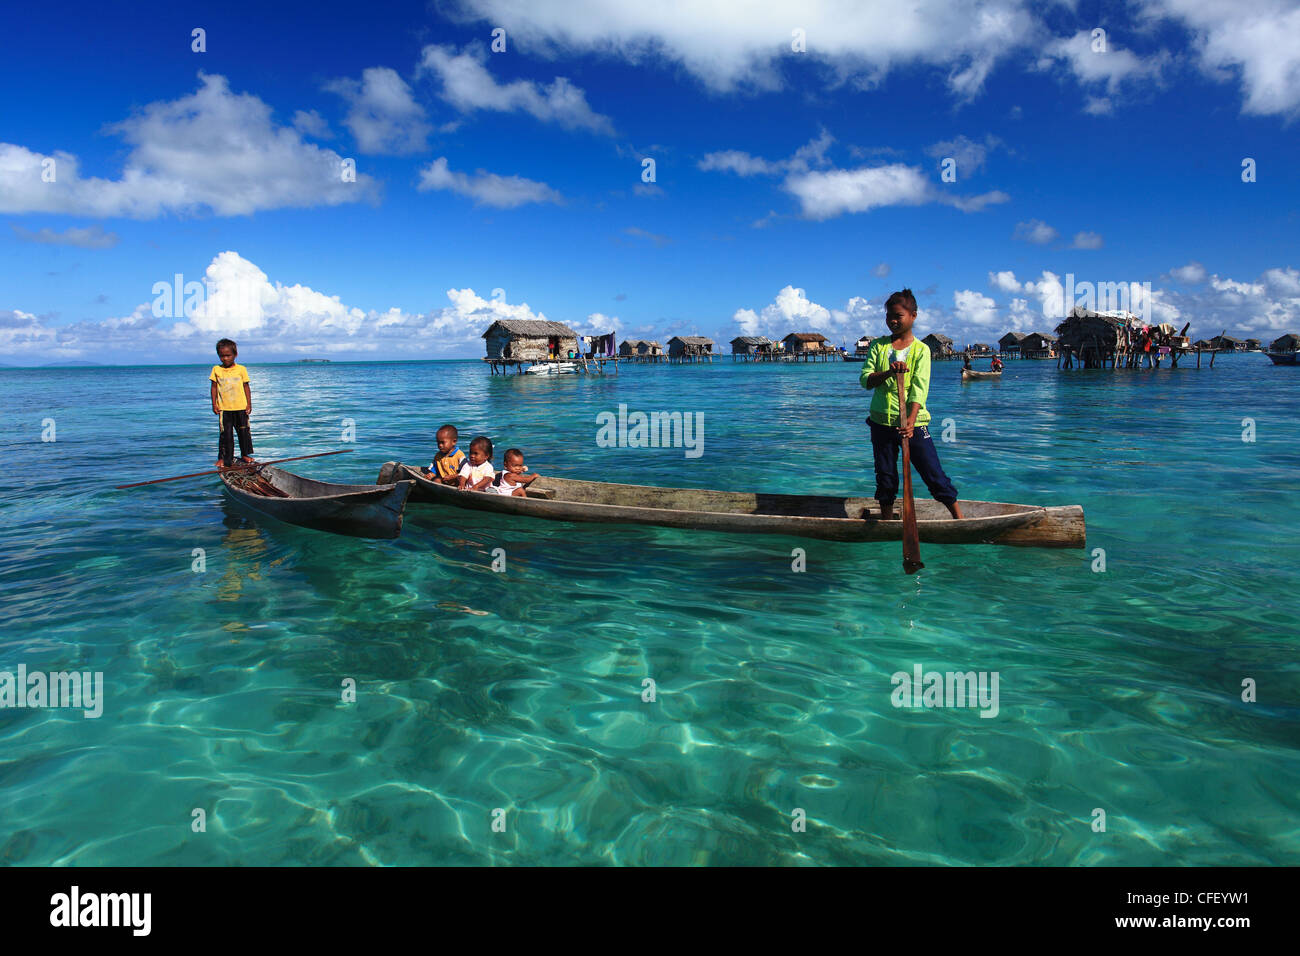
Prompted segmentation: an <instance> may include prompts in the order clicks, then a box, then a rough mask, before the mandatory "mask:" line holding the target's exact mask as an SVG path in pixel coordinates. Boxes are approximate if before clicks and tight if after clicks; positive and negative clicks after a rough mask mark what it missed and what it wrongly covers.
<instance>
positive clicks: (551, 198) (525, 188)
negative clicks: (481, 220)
mask: <svg viewBox="0 0 1300 956" xmlns="http://www.w3.org/2000/svg"><path fill="white" fill-rule="evenodd" d="M418 188H419V189H420V190H430V189H445V190H449V191H450V192H454V193H459V194H460V195H462V196H469V197H470V198H471V199H473V200H474V202H475V203H479V204H482V205H484V206H495V207H497V208H498V209H513V208H514V207H515V206H523V205H526V204H528V203H534V202H539V203H545V202H553V203H561V202H563V201H564V197H563V196H561V195H560V194H559V193H558V192H556V191H555V190H554V189H552V188H551V187H550V186H548V185H546V183H541V182H537V181H536V180H532V179H525V178H524V177H522V176H498V175H497V174H496V173H489V172H484V171H483V170H481V169H480V170H478V171H476V172H475V173H474V175H472V176H471V175H469V174H467V173H458V172H456V171H455V170H453V169H450V168H449V167H448V165H447V158H446V157H445V156H439V157H438V158H437V159H435V160H434V161H433V162H432V163H431V164H430V165H428V166H426V167H425V168H424V169H422V170H420V185H419V187H418Z"/></svg>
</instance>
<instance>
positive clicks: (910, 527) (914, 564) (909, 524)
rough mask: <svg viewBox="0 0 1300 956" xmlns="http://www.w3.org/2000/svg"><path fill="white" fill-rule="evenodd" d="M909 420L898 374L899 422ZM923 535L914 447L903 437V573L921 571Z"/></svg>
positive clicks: (901, 382)
mask: <svg viewBox="0 0 1300 956" xmlns="http://www.w3.org/2000/svg"><path fill="white" fill-rule="evenodd" d="M905 421H907V397H906V395H904V394H903V376H902V375H901V374H900V375H899V376H898V424H899V426H900V427H901V426H902V424H903V423H904V422H905ZM923 567H925V565H924V564H922V563H921V535H920V532H919V531H918V530H917V528H916V502H915V501H913V500H912V448H911V445H910V443H909V442H908V439H907V438H906V437H904V438H903V573H904V574H913V573H915V572H917V571H920V570H921V569H922V568H923Z"/></svg>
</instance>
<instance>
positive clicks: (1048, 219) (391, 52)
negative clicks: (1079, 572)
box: [0, 0, 1300, 364]
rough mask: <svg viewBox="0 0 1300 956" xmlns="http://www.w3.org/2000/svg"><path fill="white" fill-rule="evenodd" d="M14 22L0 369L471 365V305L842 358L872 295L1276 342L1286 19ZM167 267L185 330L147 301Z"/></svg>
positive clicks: (1294, 292)
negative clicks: (911, 293) (1068, 312)
mask: <svg viewBox="0 0 1300 956" xmlns="http://www.w3.org/2000/svg"><path fill="white" fill-rule="evenodd" d="M7 21H8V26H9V29H7V30H6V34H7V37H8V42H7V43H6V44H5V46H6V47H7V49H6V50H5V56H3V57H0V77H2V78H3V81H4V84H5V86H4V88H5V89H6V90H8V91H10V93H11V95H10V96H9V97H7V98H6V105H5V109H4V113H3V120H2V122H0V213H3V223H0V243H3V245H4V247H5V249H4V251H5V254H4V256H3V259H2V260H0V362H4V363H6V364H42V363H47V362H55V361H98V362H113V363H153V362H173V361H207V360H209V359H210V357H211V355H212V345H213V343H214V342H215V340H216V339H217V338H219V337H221V335H225V334H229V335H231V336H233V337H235V338H237V339H238V340H239V342H240V351H241V358H243V359H245V360H246V361H250V362H255V361H274V360H285V359H293V358H299V357H315V356H325V357H333V358H337V359H363V358H421V357H428V358H455V357H469V356H477V355H481V354H482V343H481V340H480V339H479V335H480V334H481V332H482V331H483V330H484V329H485V328H486V327H487V326H488V325H489V324H490V323H491V321H492V320H493V319H494V318H498V317H515V318H527V317H545V318H549V319H552V320H558V321H563V322H567V323H569V324H570V325H573V326H574V327H575V328H578V329H579V330H580V331H584V332H590V331H607V330H608V329H610V328H617V329H618V330H619V332H620V334H621V335H622V336H625V337H636V338H642V337H644V338H658V339H659V340H660V341H666V339H667V338H668V337H670V336H671V335H674V334H685V333H699V334H706V335H711V336H713V337H714V338H715V339H717V340H719V341H720V342H722V341H726V340H728V339H730V338H731V337H732V336H734V335H737V334H741V333H755V334H767V335H771V336H773V337H778V336H781V335H784V334H786V333H787V332H790V331H821V332H823V333H824V334H826V335H827V336H828V338H830V339H831V340H832V341H834V342H835V343H836V344H839V343H840V342H848V343H852V342H853V341H854V340H856V338H857V337H858V336H859V335H861V334H862V333H863V332H864V331H870V332H873V333H878V332H879V331H880V327H881V314H882V308H881V307H882V304H883V300H884V297H885V296H886V295H887V294H888V293H889V292H890V291H892V290H894V289H896V288H900V287H902V286H904V285H907V286H910V287H911V288H913V289H914V290H915V291H916V292H917V294H918V298H919V299H920V302H921V306H922V315H921V318H920V321H919V324H918V329H919V330H920V331H922V332H924V331H929V330H934V331H943V332H946V333H947V334H949V335H950V336H952V337H953V338H954V339H956V340H957V341H958V342H959V343H960V342H966V341H975V340H990V339H996V338H997V337H998V336H999V335H1001V334H1002V333H1003V332H1005V331H1007V330H1009V329H1019V330H1022V331H1030V330H1035V329H1036V330H1041V331H1049V330H1050V328H1051V327H1053V326H1054V325H1055V324H1056V322H1057V321H1059V318H1060V316H1059V312H1060V310H1061V308H1062V283H1063V282H1064V281H1065V277H1066V276H1067V274H1070V275H1073V276H1074V279H1075V282H1076V283H1077V282H1081V281H1089V282H1121V283H1129V282H1136V283H1150V284H1151V288H1152V291H1153V301H1152V302H1151V303H1150V305H1149V308H1148V310H1147V311H1148V312H1149V314H1150V316H1151V317H1152V318H1154V319H1155V320H1156V321H1171V322H1174V323H1175V324H1177V325H1179V326H1181V325H1182V324H1183V323H1184V322H1188V321H1190V322H1191V323H1192V334H1193V335H1194V336H1196V337H1202V336H1204V337H1209V336H1211V335H1214V334H1217V333H1218V332H1219V331H1220V330H1221V329H1223V328H1225V327H1226V328H1228V329H1229V330H1230V332H1236V333H1238V334H1241V335H1255V336H1258V337H1261V338H1265V339H1271V338H1274V337H1276V336H1277V335H1280V334H1282V333H1283V332H1287V331H1297V332H1300V270H1298V269H1297V267H1298V266H1300V261H1297V260H1300V255H1297V247H1296V236H1297V234H1300V214H1298V213H1297V209H1298V208H1300V202H1298V200H1300V173H1298V172H1297V169H1296V162H1295V157H1296V154H1297V150H1296V147H1297V131H1298V129H1300V126H1298V124H1297V123H1296V119H1297V117H1298V116H1300V43H1297V42H1296V37H1297V36H1300V4H1298V3H1296V2H1282V0H1262V2H1256V3H1251V4H1237V3H1227V2H1213V0H1200V2H1195V3H1194V2H1191V0H1136V2H1131V3H1100V4H1098V3H1092V4H1090V3H1085V2H1082V0H1079V2H1076V3H1069V2H1056V3H1025V2H1020V0H981V2H960V3H958V2H949V3H934V2H931V0H920V2H906V3H892V2H888V3H887V2H879V3H871V4H864V3H821V4H818V3H807V2H804V3H779V2H772V3H767V4H759V5H746V4H738V3H715V4H711V5H701V4H686V3H683V4H679V5H674V4H653V5H645V4H631V3H606V2H598V0H593V2H591V3H588V4H585V5H581V6H580V5H576V4H572V3H561V2H548V0H534V2H530V3H514V2H504V0H460V2H451V3H438V4H430V5H427V6H426V5H420V4H411V5H407V6H397V5H392V6H390V5H387V4H374V5H369V6H366V5H354V4H348V5H346V6H339V7H338V8H335V9H331V8H330V6H329V5H328V4H306V3H282V4H275V5H273V9H270V10H268V9H265V8H264V7H263V6H261V5H253V4H247V5H241V4H233V5H232V4H219V5H218V4H211V5H209V4H199V5H191V6H189V7H188V8H187V9H185V10H184V11H183V12H178V11H177V10H176V9H174V8H172V7H171V6H169V5H164V4H149V3H142V4H133V5H132V6H131V7H130V8H129V12H127V8H122V9H120V10H117V11H114V12H113V13H111V14H109V13H106V12H105V11H104V10H103V9H102V8H101V7H100V6H98V5H90V4H86V5H81V6H78V5H75V4H74V5H72V6H71V7H67V8H61V9H60V12H59V14H58V15H57V16H54V15H51V14H50V13H49V12H48V11H47V10H45V9H43V8H40V7H37V6H32V5H22V6H19V7H16V8H13V9H12V10H11V11H10V12H9V13H8V14H7ZM196 27H198V28H202V29H203V30H204V31H205V36H204V39H205V45H206V50H205V51H204V52H195V51H194V50H193V49H192V46H193V43H194V41H193V39H192V35H191V31H192V30H193V29H194V28H196ZM498 28H499V29H502V30H504V39H505V50H504V52H493V51H492V49H491V45H492V39H493V38H492V34H493V30H494V29H498ZM1097 30H1104V31H1105V33H1104V36H1101V35H1100V34H1097V33H1095V32H1094V31H1097ZM796 31H802V44H803V46H804V49H802V50H797V49H795V47H797V46H799V45H800V35H799V34H798V33H797V32H796ZM52 67H53V68H52ZM17 91H21V95H14V94H15V93H16V92H17ZM1247 158H1250V159H1253V160H1254V163H1255V181H1254V182H1243V180H1242V171H1243V167H1242V163H1243V160H1245V159H1247ZM645 159H653V160H654V164H655V168H654V174H655V177H654V182H653V183H647V182H644V181H643V171H644V165H643V161H644V160H645ZM945 159H949V160H953V161H954V162H955V166H954V165H953V164H952V163H950V164H949V166H950V167H951V168H953V169H954V170H955V181H944V178H943V176H942V170H943V168H944V160H945ZM48 160H53V167H52V168H53V171H54V181H53V182H46V181H43V179H42V173H43V171H44V170H46V169H47V165H48V164H47V161H48ZM345 160H353V161H354V162H355V168H356V173H357V176H356V181H355V182H344V181H343V177H342V174H341V170H342V169H343V166H342V164H343V162H344V161H345ZM178 273H179V274H180V275H181V276H182V277H183V279H182V282H183V283H184V282H194V283H200V285H199V286H194V287H192V289H193V288H200V289H201V290H202V295H201V297H198V298H194V297H191V302H190V304H191V308H190V311H189V312H188V313H187V312H185V310H184V308H183V305H184V303H183V302H182V303H179V304H172V306H171V308H170V311H169V310H168V308H167V307H166V303H163V302H160V300H159V295H158V294H157V293H156V292H155V284H156V283H160V282H166V283H172V282H173V277H174V276H175V275H176V274H178ZM159 313H161V314H159Z"/></svg>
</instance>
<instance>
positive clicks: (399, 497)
mask: <svg viewBox="0 0 1300 956" xmlns="http://www.w3.org/2000/svg"><path fill="white" fill-rule="evenodd" d="M221 482H222V484H223V485H225V488H226V493H227V494H229V495H230V497H231V498H234V499H235V500H236V501H238V502H239V503H240V504H242V505H246V506H247V507H249V508H252V509H253V510H254V511H257V512H259V513H260V514H264V515H267V516H269V517H271V518H276V519H278V520H280V521H283V522H285V523H286V524H296V525H298V526H300V527H303V528H313V529H315V530H316V531H332V532H334V533H335V534H347V535H352V536H353V537H357V538H396V537H397V536H398V535H399V534H400V533H401V531H402V509H403V508H404V507H405V506H406V499H407V498H408V497H409V496H410V494H411V491H412V490H413V489H414V487H415V483H414V482H412V481H398V482H396V483H386V484H382V485H378V486H376V485H336V484H331V483H330V482H326V481H316V480H314V479H312V478H303V477H302V476H300V475H295V474H292V473H290V472H287V471H285V470H284V469H283V468H275V467H272V466H270V465H263V466H262V467H260V468H258V469H256V471H255V472H254V471H252V470H244V469H232V470H230V471H223V472H221Z"/></svg>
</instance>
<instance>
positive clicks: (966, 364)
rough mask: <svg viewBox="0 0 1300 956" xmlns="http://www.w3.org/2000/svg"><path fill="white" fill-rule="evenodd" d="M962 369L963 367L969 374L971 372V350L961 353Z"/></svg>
mask: <svg viewBox="0 0 1300 956" xmlns="http://www.w3.org/2000/svg"><path fill="white" fill-rule="evenodd" d="M961 367H962V368H963V369H965V370H966V371H967V372H969V371H970V370H971V367H970V351H969V350H967V351H965V352H962V353H961Z"/></svg>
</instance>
